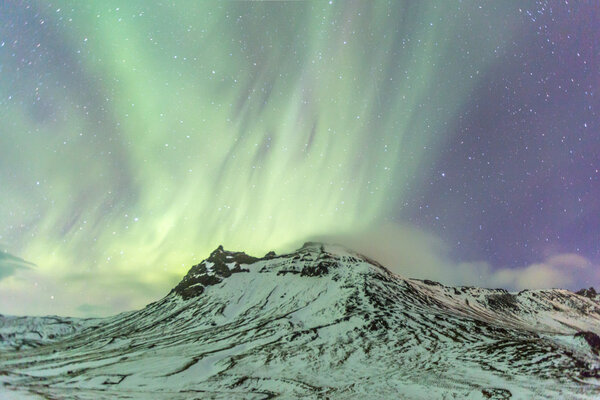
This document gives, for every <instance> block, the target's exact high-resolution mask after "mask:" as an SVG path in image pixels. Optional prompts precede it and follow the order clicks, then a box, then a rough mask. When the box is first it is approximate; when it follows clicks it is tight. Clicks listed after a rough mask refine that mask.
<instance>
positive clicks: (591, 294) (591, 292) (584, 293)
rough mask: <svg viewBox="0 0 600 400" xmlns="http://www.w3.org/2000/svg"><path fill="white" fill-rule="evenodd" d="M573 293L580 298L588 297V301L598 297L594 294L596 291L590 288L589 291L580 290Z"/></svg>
mask: <svg viewBox="0 0 600 400" xmlns="http://www.w3.org/2000/svg"><path fill="white" fill-rule="evenodd" d="M575 293H576V294H578V295H580V296H585V297H588V298H590V299H595V298H596V296H598V293H596V289H594V288H593V287H592V286H590V288H589V289H581V290H579V291H577V292H575Z"/></svg>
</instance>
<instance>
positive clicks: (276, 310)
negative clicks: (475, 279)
mask: <svg viewBox="0 0 600 400" xmlns="http://www.w3.org/2000/svg"><path fill="white" fill-rule="evenodd" d="M79 326H80V329H79V330H77V331H76V332H75V333H74V334H68V335H66V336H62V337H60V338H58V340H56V337H55V340H54V341H52V342H48V343H46V344H45V345H43V346H40V347H36V348H31V349H21V350H19V351H9V350H5V351H3V352H2V353H0V380H1V381H2V382H3V383H4V389H0V390H10V391H11V392H7V393H18V394H19V395H22V396H24V395H26V394H27V395H33V394H34V393H38V394H40V395H42V396H43V397H46V398H64V397H70V398H80V399H88V398H89V399H99V398H119V397H121V398H157V399H162V398H164V399H177V398H182V399H187V398H271V397H276V396H278V395H283V397H285V398H289V397H309V398H310V397H312V398H323V397H332V398H353V397H359V396H360V397H365V396H366V397H368V398H407V399H429V398H465V397H468V398H480V399H486V398H488V399H489V398H494V399H508V398H597V397H600V389H599V386H598V384H600V380H598V375H599V369H598V368H600V358H599V357H598V349H599V344H598V342H600V339H599V338H598V336H596V334H597V333H600V303H598V302H597V301H596V300H595V299H594V298H590V297H587V296H584V295H578V294H575V293H572V292H569V291H566V290H536V291H523V292H520V293H517V294H514V293H508V292H506V291H504V290H501V289H496V290H490V289H479V288H466V287H461V288H453V287H446V286H443V285H440V284H438V283H435V282H431V281H419V280H412V279H402V278H400V277H398V276H396V275H394V274H392V273H390V272H389V271H388V270H386V269H385V268H384V267H382V266H381V265H379V264H378V263H376V262H375V261H372V260H370V259H368V258H366V257H364V256H361V255H359V254H355V253H353V252H351V251H348V250H346V249H343V248H341V247H337V246H330V245H323V244H318V243H307V244H305V245H304V246H303V247H302V248H301V249H299V250H297V251H296V252H294V253H291V254H287V255H283V256H276V255H275V254H274V253H269V254H267V255H266V256H265V257H263V258H255V257H250V256H248V255H246V254H244V253H240V252H227V251H225V250H223V248H222V247H219V248H218V249H217V250H215V251H214V252H213V253H212V254H211V255H210V257H209V258H208V259H207V260H205V261H203V262H202V263H200V264H198V265H196V266H194V267H192V269H191V270H190V272H189V273H188V274H187V275H186V276H185V277H184V279H183V280H182V281H181V282H180V283H179V284H178V285H177V286H176V287H175V288H174V289H173V290H172V291H171V292H170V293H169V294H168V295H167V296H166V297H165V298H163V299H161V300H160V301H157V302H155V303H152V304H150V305H148V306H147V307H146V308H144V309H142V310H139V311H134V312H128V313H123V314H120V315H117V316H115V317H110V318H106V319H103V320H95V321H93V322H90V323H88V324H85V323H82V324H80V325H79Z"/></svg>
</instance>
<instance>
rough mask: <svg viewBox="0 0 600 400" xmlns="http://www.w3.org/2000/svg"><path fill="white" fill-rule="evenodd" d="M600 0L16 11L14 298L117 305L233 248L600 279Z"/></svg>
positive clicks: (553, 278) (10, 79) (1, 234)
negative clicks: (315, 245)
mask: <svg viewBox="0 0 600 400" xmlns="http://www.w3.org/2000/svg"><path fill="white" fill-rule="evenodd" d="M599 21H600V5H599V3H598V2H597V1H593V0H591V1H549V2H545V1H544V2H540V1H508V0H507V1H439V2H436V1H400V0H398V1H396V0H394V1H388V2H386V1H321V2H319V1H314V2H224V1H223V2H196V1H172V2H160V1H157V2H146V1H127V2H116V1H97V2H85V3H84V2H77V1H59V2H22V1H4V2H1V3H0V251H2V253H0V312H2V313H8V314H38V315H39V314H49V313H51V314H63V315H74V316H79V315H107V314H111V313H115V312H118V311H123V310H128V309H132V308H135V307H142V306H144V305H145V304H146V303H148V302H150V301H153V300H156V299H158V298H160V297H161V296H163V295H164V294H166V293H167V292H168V291H169V289H170V288H171V287H172V286H173V285H174V284H175V283H176V282H177V281H178V280H179V279H180V278H181V276H182V275H183V274H184V273H185V272H186V271H187V269H188V268H189V267H190V266H191V265H193V264H194V263H195V262H198V261H200V260H202V259H203V258H205V257H206V256H208V254H209V253H210V251H211V250H213V249H214V248H215V247H217V246H218V245H219V244H223V245H224V246H225V247H226V248H228V249H231V250H244V251H246V252H248V253H249V254H252V255H262V254H264V253H266V252H267V251H269V250H275V251H277V252H285V251H289V250H293V249H294V248H296V247H297V246H298V245H300V244H301V243H302V242H304V241H306V240H309V239H317V240H328V241H334V242H339V243H342V244H345V245H347V246H350V247H352V248H354V249H356V250H358V251H361V252H364V253H366V254H368V255H370V256H372V257H374V258H376V259H379V260H380V261H382V262H383V263H384V264H386V265H387V266H388V267H390V269H392V270H394V271H396V272H398V273H399V274H401V275H404V276H409V277H418V278H429V279H435V280H439V281H441V282H443V283H446V284H470V285H478V286H493V287H505V288H508V289H511V290H521V289H524V288H539V287H564V288H569V289H579V288H580V287H582V286H591V285H596V286H598V285H599V284H600V271H599V269H600V116H599V112H600V101H599V96H600V93H599V91H600V22H599Z"/></svg>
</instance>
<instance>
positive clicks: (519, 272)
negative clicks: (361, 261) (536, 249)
mask: <svg viewBox="0 0 600 400" xmlns="http://www.w3.org/2000/svg"><path fill="white" fill-rule="evenodd" d="M311 240H316V241H324V242H331V243H339V244H341V245H344V246H346V247H348V248H350V249H353V250H355V251H357V252H359V253H362V254H364V255H366V256H368V257H371V258H373V259H375V260H378V261H379V262H380V263H382V264H383V265H385V266H386V267H388V268H389V269H390V270H391V271H393V272H395V273H397V274H398V275H400V276H403V277H406V278H418V279H431V280H434V281H438V282H441V283H443V284H446V285H451V286H479V287H494V288H505V289H509V290H523V289H544V288H566V289H571V290H578V289H581V288H582V287H588V286H593V285H598V284H599V283H600V271H598V270H599V268H598V266H594V265H593V264H592V263H591V262H590V261H589V260H587V259H586V258H584V257H582V256H580V255H578V254H573V253H562V254H556V255H553V256H550V257H548V258H547V259H545V260H542V261H541V262H538V263H534V264H531V265H527V266H523V267H521V268H506V267H502V266H492V265H491V264H490V263H488V262H486V261H472V262H456V261H454V260H452V259H451V257H450V256H449V247H448V246H447V244H446V243H444V242H443V241H442V240H441V239H440V238H439V237H437V236H435V235H432V234H430V233H427V232H424V231H422V230H419V229H417V228H415V227H412V226H408V225H399V224H393V223H384V224H381V225H379V226H374V227H372V228H369V229H366V230H363V231H361V232H358V233H353V234H332V235H323V236H319V237H313V238H311Z"/></svg>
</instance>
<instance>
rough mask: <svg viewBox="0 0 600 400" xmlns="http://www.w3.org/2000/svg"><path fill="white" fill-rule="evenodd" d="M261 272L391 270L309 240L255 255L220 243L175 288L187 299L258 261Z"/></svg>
mask: <svg viewBox="0 0 600 400" xmlns="http://www.w3.org/2000/svg"><path fill="white" fill-rule="evenodd" d="M261 261H262V262H263V263H261V266H259V267H257V268H258V269H259V271H258V272H264V273H268V272H275V273H276V274H277V275H286V274H298V275H300V276H312V277H315V276H324V275H328V274H329V273H330V272H331V271H332V269H334V268H336V267H338V266H342V265H355V264H360V263H366V264H369V265H371V266H374V267H376V269H377V270H381V271H380V272H384V273H385V272H388V273H389V271H388V270H387V269H385V268H384V267H383V266H382V265H381V264H379V263H377V262H376V261H373V260H371V259H369V258H367V257H365V256H362V255H360V254H357V253H354V252H352V251H350V250H348V249H346V248H345V247H342V246H339V245H331V244H326V243H320V242H306V243H304V244H303V245H302V247H300V248H299V249H297V250H296V251H294V252H292V253H289V254H285V255H280V256H278V255H276V254H275V252H273V251H270V252H268V253H267V254H265V256H264V257H253V256H250V255H248V254H246V253H244V252H240V251H228V250H225V249H224V248H223V246H222V245H220V246H218V247H217V248H216V249H215V250H213V252H212V253H210V256H209V257H208V258H207V259H205V260H203V261H202V262H200V263H199V264H196V265H194V266H193V267H192V268H191V269H190V270H189V272H188V273H187V274H186V275H185V277H184V278H183V279H182V280H181V282H179V284H178V285H177V286H176V287H175V288H174V289H173V290H172V292H175V293H177V294H179V295H180V296H181V297H182V298H183V299H184V300H187V299H190V298H192V297H196V296H199V295H201V294H202V293H204V290H205V288H206V287H207V286H212V285H216V284H218V283H220V282H222V281H223V279H225V278H228V277H230V276H231V275H232V274H235V273H240V272H250V266H251V265H252V264H256V263H258V262H261Z"/></svg>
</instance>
